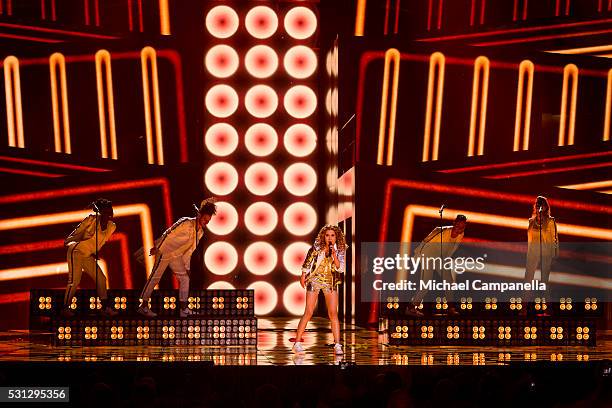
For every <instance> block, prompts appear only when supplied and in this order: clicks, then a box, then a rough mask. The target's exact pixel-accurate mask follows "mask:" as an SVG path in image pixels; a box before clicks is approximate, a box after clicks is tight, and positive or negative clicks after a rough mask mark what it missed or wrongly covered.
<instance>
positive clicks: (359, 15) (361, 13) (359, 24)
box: [355, 0, 367, 37]
mask: <svg viewBox="0 0 612 408" xmlns="http://www.w3.org/2000/svg"><path fill="white" fill-rule="evenodd" d="M366 3H367V0H357V12H356V13H355V36H357V37H363V33H364V28H365V16H366Z"/></svg>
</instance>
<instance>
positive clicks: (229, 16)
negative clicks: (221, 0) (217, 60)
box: [206, 6, 238, 38]
mask: <svg viewBox="0 0 612 408" xmlns="http://www.w3.org/2000/svg"><path fill="white" fill-rule="evenodd" d="M206 29H207V30H208V32H209V33H210V34H211V35H212V36H214V37H217V38H228V37H231V36H232V35H234V33H235V32H236V31H237V30H238V14H236V12H235V11H234V9H232V8H231V7H228V6H217V7H213V8H212V9H210V11H209V12H208V14H207V15H206Z"/></svg>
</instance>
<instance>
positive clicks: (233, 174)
mask: <svg viewBox="0 0 612 408" xmlns="http://www.w3.org/2000/svg"><path fill="white" fill-rule="evenodd" d="M204 183H205V184H206V188H207V189H208V190H209V191H210V192H211V193H213V194H216V195H219V196H223V195H227V194H229V193H231V192H232V191H234V190H235V189H236V187H237V186H238V172H237V171H236V169H235V168H234V166H232V165H231V164H229V163H225V162H217V163H215V164H213V165H212V166H210V167H209V168H208V170H206V173H204Z"/></svg>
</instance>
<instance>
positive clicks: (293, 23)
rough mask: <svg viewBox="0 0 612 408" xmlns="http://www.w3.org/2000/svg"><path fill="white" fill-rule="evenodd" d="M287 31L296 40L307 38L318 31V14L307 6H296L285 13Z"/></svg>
mask: <svg viewBox="0 0 612 408" xmlns="http://www.w3.org/2000/svg"><path fill="white" fill-rule="evenodd" d="M284 24H285V31H286V32H287V34H289V35H290V36H291V37H293V38H295V39H296V40H305V39H306V38H308V37H310V36H311V35H313V34H314V33H315V31H317V16H316V15H315V13H313V12H312V10H310V9H309V8H307V7H302V6H300V7H294V8H292V9H291V10H289V12H288V13H287V14H286V15H285V21H284Z"/></svg>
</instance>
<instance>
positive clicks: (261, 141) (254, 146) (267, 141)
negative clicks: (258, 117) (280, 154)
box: [244, 123, 278, 157]
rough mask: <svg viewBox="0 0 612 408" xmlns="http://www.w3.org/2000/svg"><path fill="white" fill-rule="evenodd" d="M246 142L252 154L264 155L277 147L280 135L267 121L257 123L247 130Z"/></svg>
mask: <svg viewBox="0 0 612 408" xmlns="http://www.w3.org/2000/svg"><path fill="white" fill-rule="evenodd" d="M244 144H245V146H246V148H247V150H248V151H249V152H250V153H251V154H252V155H254V156H258V157H264V156H267V155H269V154H271V153H272V152H273V151H274V150H275V149H276V146H277V145H278V135H277V134H276V130H274V128H273V127H272V126H270V125H268V124H267V123H256V124H254V125H253V126H251V127H250V128H249V129H248V130H247V131H246V133H245V135H244Z"/></svg>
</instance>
